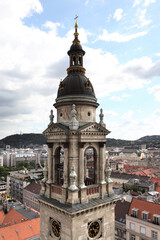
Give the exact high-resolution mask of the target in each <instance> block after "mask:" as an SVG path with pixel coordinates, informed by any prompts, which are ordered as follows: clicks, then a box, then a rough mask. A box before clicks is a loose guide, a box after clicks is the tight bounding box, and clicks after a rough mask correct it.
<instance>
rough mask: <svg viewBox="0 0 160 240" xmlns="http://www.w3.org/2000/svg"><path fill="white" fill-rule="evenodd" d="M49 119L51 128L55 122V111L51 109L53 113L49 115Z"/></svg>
mask: <svg viewBox="0 0 160 240" xmlns="http://www.w3.org/2000/svg"><path fill="white" fill-rule="evenodd" d="M49 118H50V123H49V125H48V126H50V125H51V124H52V123H53V122H54V115H53V110H52V109H51V113H50V115H49Z"/></svg>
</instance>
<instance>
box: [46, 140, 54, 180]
mask: <svg viewBox="0 0 160 240" xmlns="http://www.w3.org/2000/svg"><path fill="white" fill-rule="evenodd" d="M47 145H48V181H47V183H48V184H51V183H52V181H53V175H52V174H53V172H52V167H53V143H47Z"/></svg>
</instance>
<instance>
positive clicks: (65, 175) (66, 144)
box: [63, 142, 69, 188]
mask: <svg viewBox="0 0 160 240" xmlns="http://www.w3.org/2000/svg"><path fill="white" fill-rule="evenodd" d="M63 147H64V175H63V178H64V183H63V187H64V188H67V187H68V182H69V181H68V175H69V173H68V147H69V143H68V142H66V143H63Z"/></svg>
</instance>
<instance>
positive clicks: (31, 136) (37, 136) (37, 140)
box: [0, 133, 47, 148]
mask: <svg viewBox="0 0 160 240" xmlns="http://www.w3.org/2000/svg"><path fill="white" fill-rule="evenodd" d="M46 140H47V139H46V137H45V136H44V135H43V134H41V133H24V134H15V135H11V136H8V137H5V138H3V139H2V140H0V147H1V148H4V147H5V146H6V145H10V146H11V147H15V148H21V147H23V148H25V147H32V146H33V145H34V146H35V145H40V146H42V145H43V144H45V143H46Z"/></svg>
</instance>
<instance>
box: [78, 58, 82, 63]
mask: <svg viewBox="0 0 160 240" xmlns="http://www.w3.org/2000/svg"><path fill="white" fill-rule="evenodd" d="M78 65H82V59H81V57H79V58H78Z"/></svg>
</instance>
